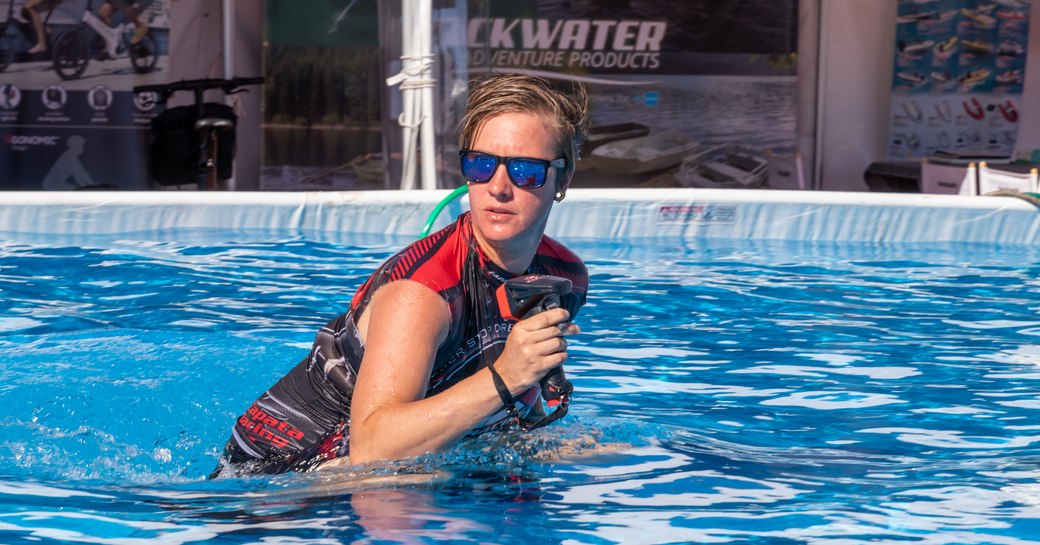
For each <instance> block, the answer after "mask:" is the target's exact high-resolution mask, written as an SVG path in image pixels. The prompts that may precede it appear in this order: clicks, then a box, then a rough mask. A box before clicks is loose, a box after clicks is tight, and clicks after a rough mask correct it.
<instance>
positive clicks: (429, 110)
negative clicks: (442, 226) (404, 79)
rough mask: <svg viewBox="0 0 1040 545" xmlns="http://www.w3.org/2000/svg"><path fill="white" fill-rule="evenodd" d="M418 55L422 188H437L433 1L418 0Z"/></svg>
mask: <svg viewBox="0 0 1040 545" xmlns="http://www.w3.org/2000/svg"><path fill="white" fill-rule="evenodd" d="M419 39H420V40H421V42H420V43H419V48H418V49H419V55H420V57H421V58H422V60H421V61H420V62H422V63H424V66H425V67H426V69H425V70H423V75H422V78H423V79H424V80H425V81H423V87H422V91H421V93H422V94H421V98H422V109H421V112H422V119H421V122H422V126H421V127H420V130H421V133H420V134H421V136H422V146H421V149H422V156H421V159H422V188H423V189H437V144H436V142H435V141H434V132H435V131H434V120H435V119H436V116H435V115H434V109H433V108H434V106H433V85H434V83H435V82H436V81H437V80H436V78H434V77H433V66H432V62H433V2H432V0H419Z"/></svg>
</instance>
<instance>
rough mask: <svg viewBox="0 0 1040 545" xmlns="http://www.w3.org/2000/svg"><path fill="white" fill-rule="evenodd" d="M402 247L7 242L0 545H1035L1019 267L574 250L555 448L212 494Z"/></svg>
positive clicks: (1030, 304) (895, 253)
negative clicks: (577, 289) (583, 272)
mask: <svg viewBox="0 0 1040 545" xmlns="http://www.w3.org/2000/svg"><path fill="white" fill-rule="evenodd" d="M241 241H250V242H241ZM407 242H408V240H407V239H402V238H398V239H394V238H383V237H378V238H371V239H366V238H361V237H348V236H344V237H342V238H339V239H337V238H333V237H332V236H330V235H306V236H301V235H299V234H294V233H281V232H251V233H243V232H233V231H219V232H216V231H204V232H200V231H180V232H177V231H174V232H168V233H164V234H162V235H161V237H160V238H158V239H157V238H155V235H151V234H148V235H121V236H110V237H73V238H68V237H50V238H35V237H26V236H22V235H17V236H11V235H8V236H4V235H2V234H0V543H5V544H16V543H17V544H20V543H27V544H29V543H32V544H39V543H59V542H61V543H104V544H143V543H173V544H181V543H202V542H219V543H286V544H288V543H292V544H303V543H307V544H331V543H350V542H361V543H447V542H459V543H592V544H607V543H625V544H629V543H755V544H789V543H825V544H835V545H837V544H852V543H867V542H871V543H929V544H949V543H959V544H969V543H970V544H982V543H987V544H988V543H992V544H1020V543H1040V419H1038V416H1040V289H1038V287H1040V280H1038V278H1040V251H1038V250H1037V249H1035V248H1028V247H1021V246H1006V247H992V246H969V245H941V246H929V247H925V246H913V245H869V244H829V243H815V244H811V243H784V242H768V243H764V242H760V243H752V242H746V241H705V242H687V243H677V242H653V241H647V242H640V243H638V244H631V245H629V244H614V243H605V242H585V241H567V242H568V243H569V244H570V245H571V246H572V248H574V249H575V250H576V251H577V252H578V253H579V254H580V255H582V256H583V257H584V258H585V260H586V262H587V264H588V265H589V268H590V271H591V274H592V292H591V294H590V298H589V304H588V306H587V307H586V308H585V310H584V311H583V313H582V315H581V316H580V319H579V323H580V325H581V326H582V328H583V330H584V331H583V334H582V335H581V336H580V337H578V338H576V339H574V341H573V342H572V343H571V353H572V357H571V360H570V362H569V363H568V374H569V376H570V377H571V379H572V380H573V382H574V384H575V387H576V394H575V401H574V404H573V406H572V410H571V414H570V415H569V416H568V417H567V418H566V419H565V420H564V421H563V422H562V424H560V425H556V426H553V427H550V428H548V429H543V430H538V431H537V432H535V433H533V434H531V435H527V436H520V435H517V434H498V435H489V436H483V437H480V438H478V439H475V440H470V441H466V442H463V443H462V444H460V445H458V446H457V447H455V448H453V449H452V450H450V451H449V452H445V453H441V454H437V455H431V456H427V457H424V458H421V459H418V460H407V461H403V462H399V463H396V464H391V465H388V466H386V467H381V468H378V469H375V470H364V471H362V470H359V469H356V468H353V469H352V468H342V469H335V470H330V471H325V472H316V473H310V474H295V475H281V476H277V477H273V478H270V477H265V478H247V479H221V480H216V481H206V480H205V479H204V475H205V474H206V473H208V472H209V471H210V469H211V468H212V467H213V464H214V461H215V459H216V456H217V453H218V449H219V448H220V447H221V446H222V445H223V442H224V441H225V439H226V438H227V434H228V429H229V425H230V423H231V422H232V419H233V418H234V417H235V416H236V415H237V414H239V413H240V412H241V411H242V410H243V409H245V408H246V407H247V405H248V404H249V403H250V402H251V401H252V400H253V399H254V398H255V397H256V396H257V395H258V394H259V393H261V392H262V391H263V390H264V389H265V388H266V387H267V386H268V385H269V384H270V383H272V382H273V381H274V380H275V379H276V378H278V377H279V376H281V375H282V374H283V373H284V372H285V370H286V369H288V368H289V367H290V366H291V365H293V364H294V363H295V362H296V361H298V360H299V359H300V358H301V357H302V355H303V354H304V353H305V352H306V350H307V349H308V347H309V345H310V342H311V339H312V337H313V334H314V332H315V330H316V329H317V328H318V327H319V326H320V325H322V324H324V323H325V321H326V320H327V319H328V318H329V317H331V316H333V315H335V314H337V313H339V312H340V311H341V310H342V308H343V307H344V305H345V304H346V303H347V300H348V299H349V297H350V296H351V294H352V293H353V290H354V289H355V288H356V287H357V285H358V283H359V282H360V281H361V280H362V278H364V277H365V276H366V275H367V273H368V272H369V271H370V270H371V269H372V268H373V267H374V266H375V265H376V264H377V263H379V262H380V261H381V260H382V259H384V258H385V257H386V256H388V255H390V254H391V253H392V252H393V251H395V250H396V249H397V248H399V247H400V246H401V245H403V244H405V243H407ZM430 475H432V476H433V477H429V476H430Z"/></svg>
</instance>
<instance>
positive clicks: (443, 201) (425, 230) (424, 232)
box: [419, 186, 467, 238]
mask: <svg viewBox="0 0 1040 545" xmlns="http://www.w3.org/2000/svg"><path fill="white" fill-rule="evenodd" d="M466 189H467V187H466V186H460V187H456V188H455V191H452V192H451V193H449V194H448V196H447V197H444V198H443V199H441V202H439V203H437V206H435V207H433V212H430V218H429V219H427V220H426V225H425V226H424V227H423V228H422V232H421V233H419V238H423V237H425V236H426V235H428V234H430V229H432V228H433V222H434V221H436V220H437V216H439V215H440V213H441V210H444V207H445V206H448V204H449V203H451V201H454V200H455V199H457V198H459V196H460V195H462V194H463V193H465V192H466Z"/></svg>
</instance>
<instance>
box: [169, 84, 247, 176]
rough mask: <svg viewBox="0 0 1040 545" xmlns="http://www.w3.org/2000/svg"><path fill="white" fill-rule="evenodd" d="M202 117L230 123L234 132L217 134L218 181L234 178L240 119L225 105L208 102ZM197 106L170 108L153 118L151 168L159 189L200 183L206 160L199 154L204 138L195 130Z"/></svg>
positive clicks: (227, 131)
mask: <svg viewBox="0 0 1040 545" xmlns="http://www.w3.org/2000/svg"><path fill="white" fill-rule="evenodd" d="M203 116H204V117H215V118H220V119H228V120H230V121H231V128H230V129H228V130H222V131H219V132H218V133H217V143H218V144H217V145H218V147H217V150H218V154H217V179H219V180H226V179H228V178H230V177H231V174H232V166H233V164H234V159H235V125H236V122H237V121H238V116H236V115H235V111H234V109H233V108H231V107H230V106H228V105H226V104H220V103H216V102H206V103H204V104H203ZM196 119H198V108H197V107H196V106H194V105H193V106H177V107H175V108H169V109H167V110H165V111H163V112H162V113H160V114H159V115H157V116H155V117H154V118H152V150H151V159H150V161H149V168H150V170H151V173H152V180H154V181H155V183H157V184H159V185H181V184H192V183H196V182H198V181H199V175H200V169H202V168H204V165H205V161H206V158H205V157H202V156H201V154H200V150H199V145H200V143H201V138H202V135H200V134H199V132H198V131H197V130H196V129H195V121H196Z"/></svg>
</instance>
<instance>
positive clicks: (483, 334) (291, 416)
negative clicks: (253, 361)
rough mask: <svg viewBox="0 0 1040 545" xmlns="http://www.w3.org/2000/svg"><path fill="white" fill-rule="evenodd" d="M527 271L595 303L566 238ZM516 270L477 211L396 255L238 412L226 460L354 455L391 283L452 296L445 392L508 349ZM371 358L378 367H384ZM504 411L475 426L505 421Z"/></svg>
mask: <svg viewBox="0 0 1040 545" xmlns="http://www.w3.org/2000/svg"><path fill="white" fill-rule="evenodd" d="M525 274H549V275H554V276H561V277H564V278H567V279H569V280H571V282H572V283H573V288H572V289H573V291H572V293H571V294H569V295H566V296H564V297H563V298H562V300H561V306H563V307H564V308H567V309H568V310H569V311H570V313H571V317H572V318H573V317H575V316H577V314H578V310H579V309H580V308H581V306H582V305H584V304H585V294H586V292H587V291H588V284H589V277H588V271H587V270H586V268H585V265H584V263H582V261H581V260H580V259H579V258H578V257H577V256H576V255H574V254H573V253H572V252H571V251H570V250H568V249H567V248H566V247H564V246H563V245H562V244H560V243H558V242H556V241H554V240H552V239H551V238H549V237H542V241H541V243H540V244H539V245H538V251H537V253H536V255H535V257H534V260H532V262H531V265H530V266H529V267H528V270H527V271H526V272H525ZM514 276H515V275H512V274H510V273H509V272H507V271H505V270H503V269H502V268H500V267H498V266H497V265H495V264H494V263H493V262H491V260H489V259H487V257H486V256H485V255H484V253H483V252H482V251H481V250H480V249H479V247H478V245H477V243H476V241H475V240H474V238H473V226H472V224H471V221H470V214H469V213H468V212H467V213H465V214H462V215H461V216H459V218H458V219H457V220H456V221H455V223H454V224H452V225H450V226H448V227H446V228H444V229H442V230H441V231H438V232H436V233H434V234H432V235H430V236H428V237H426V238H424V239H422V240H419V241H417V242H415V243H413V244H411V245H410V246H408V247H407V248H405V249H404V250H401V251H400V252H398V253H397V254H394V255H393V256H391V257H390V258H389V259H387V260H386V262H384V263H383V264H382V265H381V266H380V267H379V269H377V270H376V271H375V272H374V273H373V274H372V276H370V277H369V279H368V281H366V282H365V284H364V285H362V286H361V287H360V288H359V289H358V290H357V293H355V294H354V297H353V299H352V300H351V303H350V309H349V310H348V311H347V312H346V313H344V314H341V315H340V316H337V317H336V318H335V319H333V320H332V321H330V322H329V323H328V324H326V325H325V327H323V328H321V330H320V331H319V332H318V334H317V336H316V337H315V339H314V345H313V347H312V348H311V351H310V354H309V355H308V356H307V357H306V358H305V359H304V360H303V361H301V362H300V363H299V364H297V365H296V366H295V367H293V369H292V370H291V371H289V373H288V374H286V375H285V376H284V377H282V378H281V379H280V380H279V381H278V382H277V383H276V384H275V385H274V386H272V387H271V388H270V389H269V390H267V391H266V392H265V393H264V394H263V395H262V396H260V398H259V399H257V400H256V401H255V402H253V404H252V406H250V407H249V409H248V410H247V411H246V412H245V414H243V415H242V416H240V417H239V418H238V420H237V421H236V422H235V425H234V428H233V429H232V433H231V439H230V440H228V443H227V447H226V448H225V452H224V456H223V457H222V459H221V467H218V469H217V471H215V472H214V475H216V474H219V473H220V471H221V470H222V468H223V467H230V468H231V469H232V471H233V472H234V473H281V472H284V471H296V470H307V469H310V468H313V467H315V466H316V465H318V464H319V463H321V462H323V461H325V460H329V459H332V458H336V457H339V456H345V455H347V454H348V452H347V448H348V445H349V440H348V437H347V435H348V432H349V426H350V424H349V423H350V400H351V395H352V394H353V391H354V379H355V377H357V375H358V370H359V368H360V366H361V360H362V357H363V356H364V354H365V347H364V344H363V343H362V342H361V338H360V336H359V334H358V328H357V321H358V319H359V318H360V317H361V315H362V313H363V312H364V311H365V309H366V308H367V307H368V304H369V302H370V301H371V300H372V295H373V294H374V293H375V292H376V290H377V289H379V288H380V287H381V286H383V285H385V284H388V283H390V282H394V281H397V280H403V279H408V280H412V281H414V282H419V283H420V284H422V285H424V286H427V287H428V288H430V289H432V290H433V291H435V292H437V293H438V294H439V295H440V296H441V297H443V298H444V300H445V301H446V302H447V303H448V309H449V312H450V316H451V325H450V330H449V332H448V336H447V338H446V339H445V340H444V343H443V344H442V345H441V346H440V347H439V348H438V349H437V355H436V361H435V362H434V365H433V371H432V374H431V376H430V381H429V386H428V388H427V391H426V396H427V397H429V396H432V395H436V394H437V393H439V392H442V391H444V390H446V389H448V388H450V387H451V386H452V385H454V384H456V383H458V382H459V381H461V380H462V379H464V378H466V377H468V376H470V375H472V374H474V373H476V372H477V371H479V370H481V369H483V368H484V367H486V366H487V364H488V363H489V362H491V363H493V362H494V361H495V360H496V359H498V357H499V355H501V353H502V350H503V348H504V347H505V342H506V337H507V336H508V335H509V332H510V330H511V329H512V327H513V323H514V322H512V321H509V320H507V319H505V318H503V317H502V313H501V311H500V309H499V308H498V303H497V300H496V297H495V292H496V290H497V289H498V287H499V286H500V285H501V284H502V283H503V282H505V281H506V280H508V279H509V278H512V277H514ZM378 364H379V363H378V362H371V363H369V365H378ZM516 402H517V405H516V408H517V410H518V412H519V413H520V415H521V416H526V415H527V414H529V413H530V412H531V411H532V410H541V404H540V403H541V402H540V392H539V389H538V387H537V386H536V387H534V388H531V389H530V390H528V391H527V392H524V393H523V394H521V395H519V396H516ZM507 419H508V416H507V414H506V412H505V410H504V408H503V410H501V411H499V412H498V413H496V414H494V415H492V416H491V417H489V418H488V419H487V420H486V421H485V422H483V423H482V424H481V425H479V426H478V427H477V428H476V429H475V430H474V432H475V433H479V432H481V431H484V430H486V429H489V428H492V427H495V426H497V425H501V424H502V423H504V422H506V421H507Z"/></svg>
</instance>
